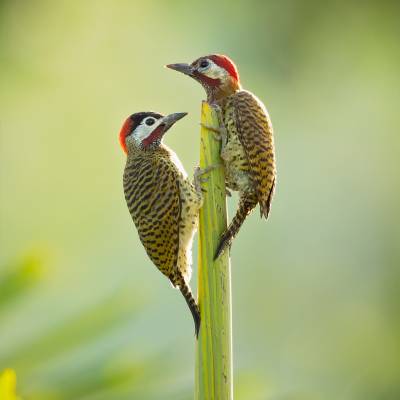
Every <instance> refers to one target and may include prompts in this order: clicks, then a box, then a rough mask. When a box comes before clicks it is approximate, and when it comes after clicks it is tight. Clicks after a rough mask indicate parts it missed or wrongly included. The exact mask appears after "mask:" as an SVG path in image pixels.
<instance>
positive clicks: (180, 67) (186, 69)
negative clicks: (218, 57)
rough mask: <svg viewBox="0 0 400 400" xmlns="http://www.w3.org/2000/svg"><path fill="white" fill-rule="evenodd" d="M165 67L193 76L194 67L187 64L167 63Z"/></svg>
mask: <svg viewBox="0 0 400 400" xmlns="http://www.w3.org/2000/svg"><path fill="white" fill-rule="evenodd" d="M166 67H167V68H169V69H174V70H175V71H178V72H182V74H185V75H189V76H193V72H194V68H193V67H192V66H191V65H189V64H168V65H166Z"/></svg>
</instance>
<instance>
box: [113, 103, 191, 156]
mask: <svg viewBox="0 0 400 400" xmlns="http://www.w3.org/2000/svg"><path fill="white" fill-rule="evenodd" d="M186 114H187V113H174V114H169V115H167V116H163V115H161V114H158V113H155V112H151V111H149V112H139V113H135V114H132V115H131V116H130V117H128V118H127V119H126V121H125V122H124V125H123V126H122V128H121V131H120V133H119V142H120V144H121V147H122V149H123V150H124V152H125V153H126V154H128V153H129V151H130V150H131V149H132V150H137V149H139V150H149V149H154V148H157V147H159V146H160V145H161V142H162V138H163V136H164V134H165V132H167V131H168V129H169V128H171V126H172V125H174V123H175V122H176V121H178V120H180V119H181V118H183V117H184V116H185V115H186Z"/></svg>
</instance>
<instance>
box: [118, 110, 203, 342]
mask: <svg viewBox="0 0 400 400" xmlns="http://www.w3.org/2000/svg"><path fill="white" fill-rule="evenodd" d="M185 115H186V113H175V114H170V115H167V116H163V115H161V114H158V113H155V112H139V113H136V114H132V115H131V116H130V117H129V118H128V119H127V120H126V121H125V123H124V124H123V126H122V129H121V131H120V135H119V140H120V144H121V146H122V149H123V150H124V152H125V153H126V155H127V160H126V166H125V171H124V177H123V186H124V192H125V199H126V203H127V205H128V209H129V212H130V214H131V216H132V219H133V222H134V224H135V226H136V229H137V231H138V233H139V238H140V241H141V242H142V244H143V246H144V248H145V250H146V252H147V255H148V256H149V257H150V259H151V261H152V262H153V263H154V264H155V266H156V267H157V268H158V269H159V270H160V271H161V272H162V273H163V274H164V275H165V276H167V278H168V279H169V280H170V281H171V283H172V285H173V286H174V287H175V288H177V289H179V290H180V291H181V293H182V295H183V297H184V298H185V300H186V302H187V304H188V306H189V309H190V311H191V313H192V315H193V320H194V324H195V333H196V337H197V335H198V332H199V328H200V311H199V308H198V306H197V304H196V301H195V299H194V297H193V295H192V291H191V289H190V286H189V281H190V277H191V274H192V269H191V264H192V242H193V236H194V234H195V232H196V230H197V223H198V214H199V209H200V207H201V205H202V192H201V186H200V185H201V183H200V182H201V179H200V178H199V176H200V175H201V172H200V170H199V169H197V170H196V171H195V179H194V183H193V184H192V183H191V182H190V181H189V179H188V176H187V173H186V172H185V170H184V168H183V166H182V164H181V162H180V161H179V159H178V157H177V156H176V154H175V153H174V152H173V151H172V150H171V149H170V148H168V147H167V146H166V145H164V144H163V143H162V138H163V136H164V134H165V133H166V132H167V131H168V129H169V128H171V126H172V125H173V124H174V123H175V122H176V121H178V120H180V119H181V118H183V117H184V116H185Z"/></svg>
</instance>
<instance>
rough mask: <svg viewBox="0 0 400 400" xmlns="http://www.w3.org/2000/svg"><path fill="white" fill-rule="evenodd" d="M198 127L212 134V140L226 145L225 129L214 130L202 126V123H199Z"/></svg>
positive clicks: (207, 126)
mask: <svg viewBox="0 0 400 400" xmlns="http://www.w3.org/2000/svg"><path fill="white" fill-rule="evenodd" d="M200 125H201V126H202V127H203V128H204V129H207V130H208V131H210V132H212V133H213V136H214V139H215V140H218V141H221V142H222V143H226V135H227V134H226V129H225V127H221V126H220V127H219V128H216V127H214V126H211V125H207V124H203V123H202V122H200Z"/></svg>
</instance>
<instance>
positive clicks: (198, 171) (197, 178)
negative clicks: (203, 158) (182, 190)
mask: <svg viewBox="0 0 400 400" xmlns="http://www.w3.org/2000/svg"><path fill="white" fill-rule="evenodd" d="M221 165H222V164H215V165H210V166H208V167H206V168H200V167H196V168H195V169H194V174H193V185H194V187H195V188H196V191H197V192H205V193H207V191H206V190H205V189H203V188H202V187H201V184H202V183H205V182H207V181H208V180H209V178H208V177H207V178H202V176H203V175H205V174H208V173H209V172H210V171H212V170H214V169H216V168H218V167H220V166H221Z"/></svg>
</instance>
